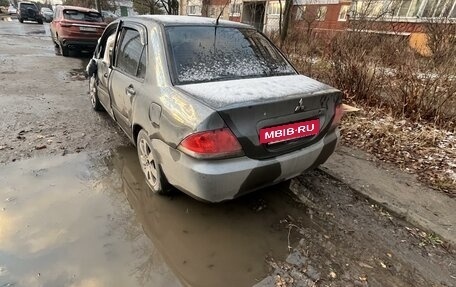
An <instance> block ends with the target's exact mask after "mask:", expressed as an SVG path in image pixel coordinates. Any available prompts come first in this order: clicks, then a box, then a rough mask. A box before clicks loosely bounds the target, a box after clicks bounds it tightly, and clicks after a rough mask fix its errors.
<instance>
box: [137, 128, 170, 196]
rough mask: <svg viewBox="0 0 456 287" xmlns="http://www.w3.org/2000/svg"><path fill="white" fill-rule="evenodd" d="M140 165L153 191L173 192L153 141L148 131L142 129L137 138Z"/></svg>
mask: <svg viewBox="0 0 456 287" xmlns="http://www.w3.org/2000/svg"><path fill="white" fill-rule="evenodd" d="M136 149H137V151H138V159H139V165H140V166H141V170H142V171H143V173H144V176H145V177H146V178H145V180H146V183H147V185H148V186H149V188H150V189H151V190H152V192H153V193H157V194H160V195H166V194H169V193H170V192H171V185H170V184H169V183H168V181H167V180H166V178H165V176H164V175H163V172H162V170H161V168H160V165H159V164H158V162H157V161H156V157H155V155H154V150H153V148H152V141H151V140H150V138H149V136H148V135H147V133H146V131H144V130H141V131H140V132H139V133H138V137H137V140H136Z"/></svg>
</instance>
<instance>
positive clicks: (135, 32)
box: [109, 22, 147, 136]
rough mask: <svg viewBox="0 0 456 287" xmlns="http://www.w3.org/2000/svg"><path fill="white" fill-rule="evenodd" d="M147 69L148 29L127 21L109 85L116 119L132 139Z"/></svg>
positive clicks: (117, 45)
mask: <svg viewBox="0 0 456 287" xmlns="http://www.w3.org/2000/svg"><path fill="white" fill-rule="evenodd" d="M146 66H147V33H146V28H145V27H144V26H142V25H139V24H133V23H128V22H125V23H124V25H123V26H122V29H121V31H120V34H119V38H118V41H117V44H116V51H115V61H114V65H113V70H112V72H111V77H110V78H109V84H110V88H111V101H112V102H111V105H112V109H113V113H114V116H115V118H116V120H117V122H118V123H119V124H120V126H121V127H122V128H123V129H124V131H125V132H127V134H128V135H130V136H131V121H132V112H133V111H132V107H133V103H134V101H135V99H136V98H137V97H142V96H145V88H144V77H145V72H146Z"/></svg>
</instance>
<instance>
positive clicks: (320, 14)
mask: <svg viewBox="0 0 456 287" xmlns="http://www.w3.org/2000/svg"><path fill="white" fill-rule="evenodd" d="M327 12H328V7H327V6H320V7H318V11H317V18H316V20H317V21H325V19H326V13H327Z"/></svg>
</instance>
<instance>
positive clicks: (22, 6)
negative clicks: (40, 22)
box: [21, 3, 36, 10]
mask: <svg viewBox="0 0 456 287" xmlns="http://www.w3.org/2000/svg"><path fill="white" fill-rule="evenodd" d="M28 8H32V9H35V10H36V6H35V4H31V3H21V9H28Z"/></svg>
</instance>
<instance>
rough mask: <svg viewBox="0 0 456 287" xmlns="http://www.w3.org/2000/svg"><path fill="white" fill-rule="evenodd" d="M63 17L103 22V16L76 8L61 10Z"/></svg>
mask: <svg viewBox="0 0 456 287" xmlns="http://www.w3.org/2000/svg"><path fill="white" fill-rule="evenodd" d="M63 18H65V19H67V20H76V21H87V22H103V17H101V14H100V13H97V12H83V11H78V10H71V9H67V10H64V11H63Z"/></svg>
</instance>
